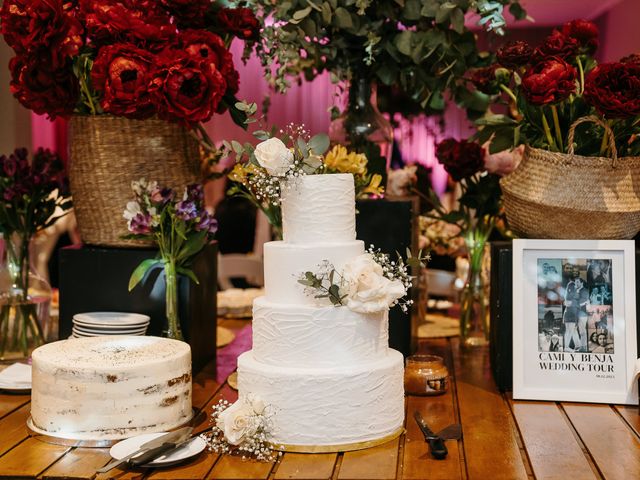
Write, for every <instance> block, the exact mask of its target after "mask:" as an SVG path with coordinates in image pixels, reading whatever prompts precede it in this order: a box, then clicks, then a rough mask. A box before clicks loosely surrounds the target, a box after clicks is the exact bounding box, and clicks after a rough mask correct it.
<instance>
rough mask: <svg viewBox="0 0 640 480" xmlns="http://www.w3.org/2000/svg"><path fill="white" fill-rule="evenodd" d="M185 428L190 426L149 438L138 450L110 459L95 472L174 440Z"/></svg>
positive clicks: (104, 471) (111, 467)
mask: <svg viewBox="0 0 640 480" xmlns="http://www.w3.org/2000/svg"><path fill="white" fill-rule="evenodd" d="M187 429H191V427H183V428H180V429H178V430H175V431H173V432H169V433H165V434H164V435H160V436H159V437H156V438H154V439H153V440H149V441H148V442H146V443H143V444H142V445H140V448H138V450H136V451H135V452H133V453H130V454H129V455H127V456H126V457H122V458H121V459H119V460H112V461H111V462H109V463H108V464H107V465H106V466H104V467H102V468H100V469H98V470H96V472H97V473H106V472H108V471H109V470H113V469H114V468H116V467H117V466H119V465H122V464H123V463H125V462H128V461H129V460H130V459H132V458H133V457H135V456H137V455H140V454H141V453H143V452H146V451H147V450H150V449H152V448H156V447H159V446H160V445H162V444H164V443H165V442H171V441H172V440H174V439H176V438H180V437H181V436H182V435H183V433H184V432H185V431H186V430H187ZM189 433H191V430H190V431H189Z"/></svg>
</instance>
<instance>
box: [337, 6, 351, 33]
mask: <svg viewBox="0 0 640 480" xmlns="http://www.w3.org/2000/svg"><path fill="white" fill-rule="evenodd" d="M334 22H335V24H336V26H337V27H338V28H344V29H349V28H352V27H353V20H351V15H350V14H349V11H348V10H347V9H346V8H344V7H339V8H337V9H336V11H335V18H334Z"/></svg>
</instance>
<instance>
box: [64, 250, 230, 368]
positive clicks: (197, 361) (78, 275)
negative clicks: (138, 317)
mask: <svg viewBox="0 0 640 480" xmlns="http://www.w3.org/2000/svg"><path fill="white" fill-rule="evenodd" d="M217 251H218V250H217V245H216V244H212V245H209V246H207V247H205V249H203V250H202V252H200V253H199V254H198V255H197V256H196V257H195V258H194V261H193V265H192V269H193V271H194V272H195V274H196V276H197V277H198V280H199V281H200V285H196V284H195V283H194V282H191V281H189V280H188V279H187V278H184V277H180V278H179V281H178V308H179V314H180V321H181V322H180V323H181V326H182V332H183V334H184V337H185V339H186V341H187V342H188V343H189V345H191V354H192V359H193V371H194V373H195V372H197V371H199V370H200V369H202V367H203V366H204V365H206V364H207V363H208V362H209V361H211V360H213V359H214V358H215V355H216V285H217V278H216V275H217ZM155 256H156V250H153V249H126V248H100V247H91V246H85V247H81V248H74V247H68V248H64V249H62V250H61V252H60V338H61V339H62V338H68V337H69V335H71V327H72V321H71V320H72V318H73V316H74V315H75V314H77V313H82V312H96V311H116V312H135V313H142V314H145V315H149V317H151V323H150V325H149V329H148V330H147V335H156V336H159V335H161V333H162V330H163V328H164V326H165V318H166V317H165V283H164V276H163V275H162V274H161V272H162V270H161V269H155V270H153V271H152V272H151V273H150V274H149V275H148V277H147V278H146V279H145V281H144V282H142V283H140V284H139V285H138V286H136V288H134V289H133V291H131V292H129V291H128V288H127V287H128V285H129V277H130V276H131V272H133V270H134V269H135V268H136V266H138V264H139V263H140V262H141V261H142V260H145V259H148V258H154V257H155Z"/></svg>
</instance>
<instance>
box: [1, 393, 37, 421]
mask: <svg viewBox="0 0 640 480" xmlns="http://www.w3.org/2000/svg"><path fill="white" fill-rule="evenodd" d="M29 400H31V396H29V395H3V394H1V393H0V418H3V417H5V416H6V415H8V414H10V413H11V412H13V411H14V410H17V409H18V408H20V407H21V406H23V405H24V404H26V403H28V402H29Z"/></svg>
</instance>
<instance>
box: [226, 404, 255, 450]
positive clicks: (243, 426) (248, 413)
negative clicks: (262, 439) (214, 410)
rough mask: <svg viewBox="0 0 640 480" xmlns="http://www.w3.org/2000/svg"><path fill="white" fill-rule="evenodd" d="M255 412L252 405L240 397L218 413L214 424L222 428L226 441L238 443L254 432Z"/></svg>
mask: <svg viewBox="0 0 640 480" xmlns="http://www.w3.org/2000/svg"><path fill="white" fill-rule="evenodd" d="M255 414H256V412H255V411H254V409H253V407H252V405H251V404H250V403H249V402H246V401H244V400H243V399H240V400H238V401H237V402H236V403H234V404H233V405H231V406H230V407H229V408H227V409H226V410H224V411H222V412H221V413H220V415H218V418H217V419H216V426H217V427H218V428H219V429H220V430H222V432H223V433H224V437H225V439H226V440H227V442H229V443H230V444H231V445H240V444H241V443H242V442H243V440H245V439H247V438H250V437H252V436H254V435H255V434H256V431H257V428H258V427H257V425H256V422H255Z"/></svg>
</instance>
